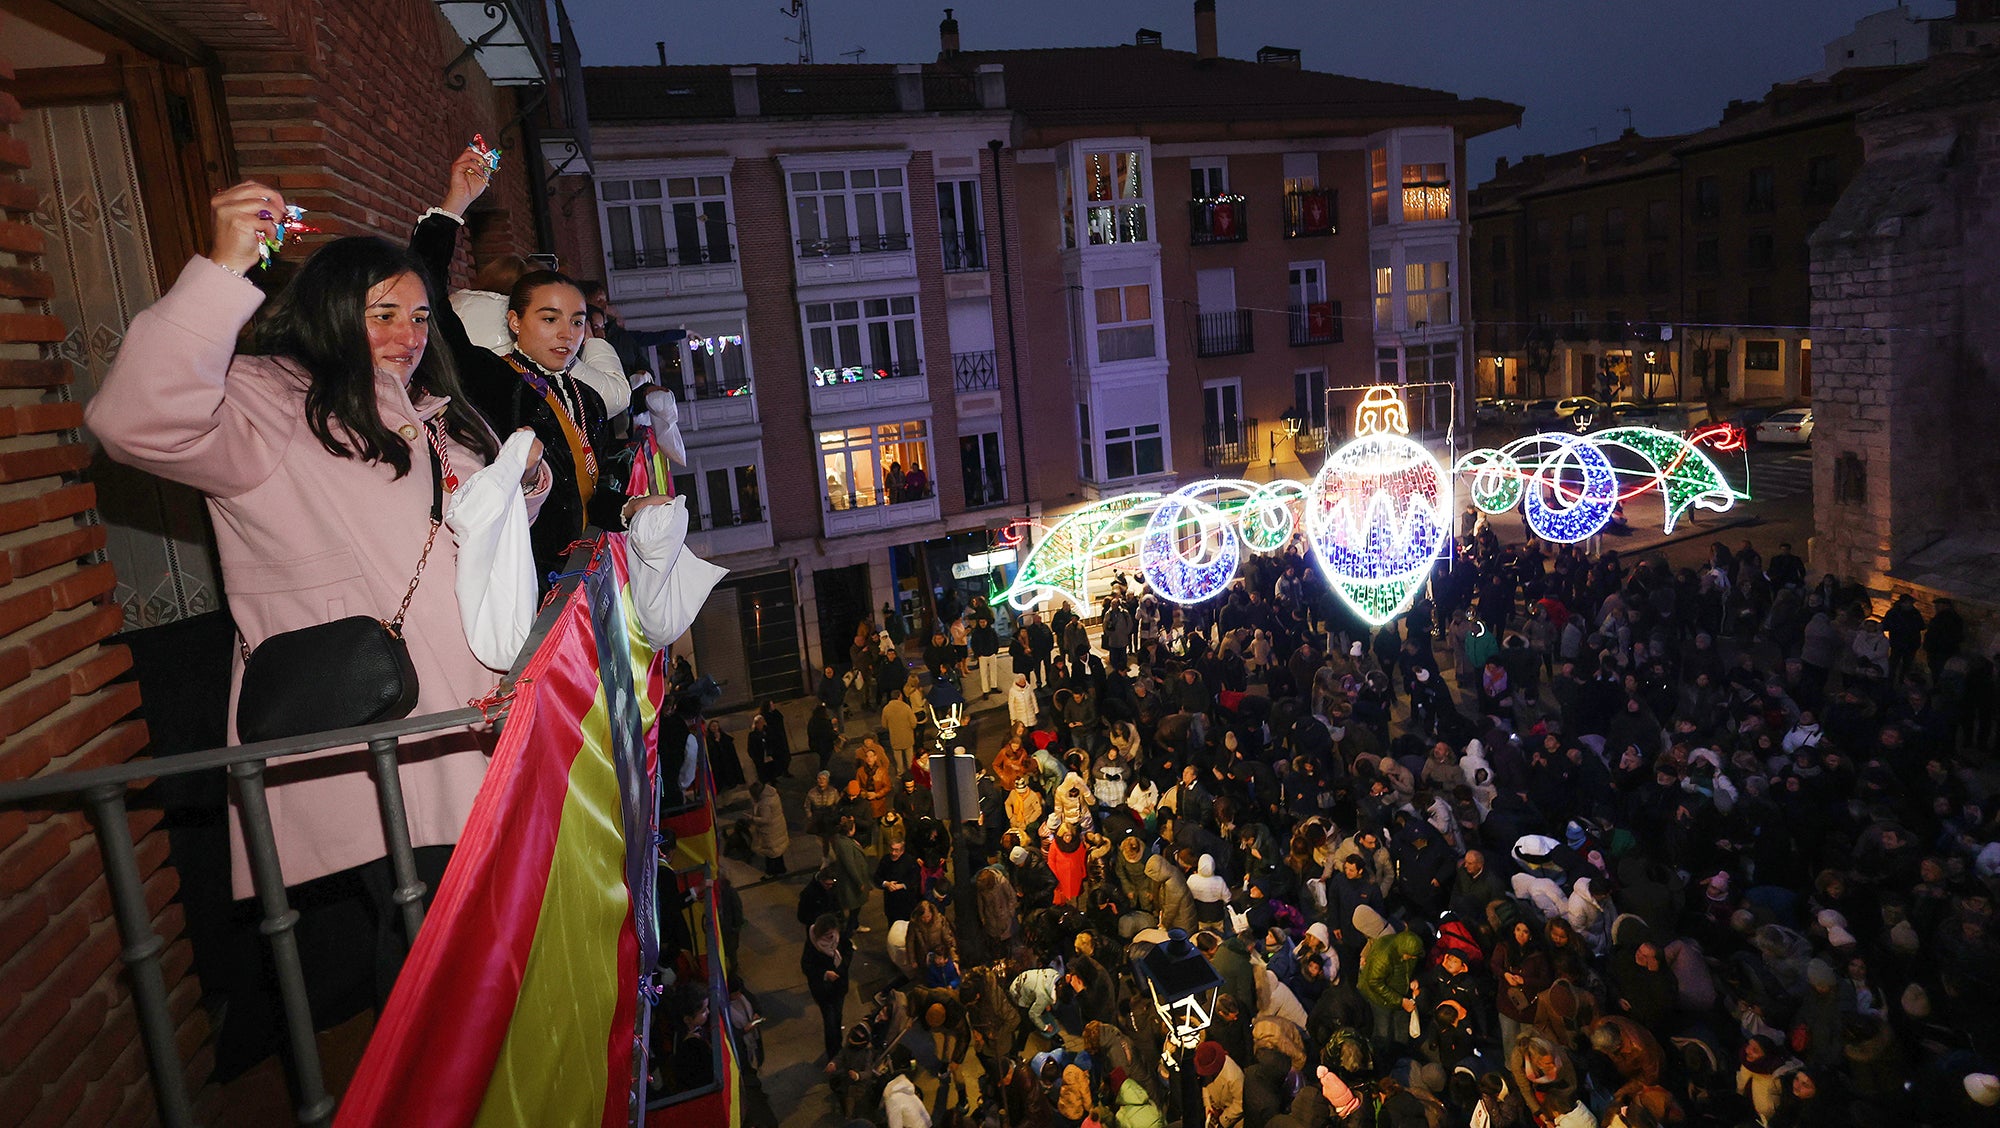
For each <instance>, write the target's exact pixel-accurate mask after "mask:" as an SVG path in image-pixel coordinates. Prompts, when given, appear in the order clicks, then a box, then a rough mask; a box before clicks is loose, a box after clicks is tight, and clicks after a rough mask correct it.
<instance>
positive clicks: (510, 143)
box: [494, 82, 549, 160]
mask: <svg viewBox="0 0 2000 1128" xmlns="http://www.w3.org/2000/svg"><path fill="white" fill-rule="evenodd" d="M548 100H549V84H548V83H546V82H537V83H535V96H534V97H533V98H530V99H528V104H527V105H525V106H522V107H521V112H520V113H518V114H515V115H514V116H513V117H512V118H510V119H508V121H507V124H506V125H503V126H501V127H500V132H499V133H497V134H495V135H494V138H495V140H497V141H499V143H500V147H501V148H503V149H512V148H516V147H518V146H519V145H520V140H521V124H522V123H523V122H525V121H527V120H528V115H529V114H532V113H534V112H535V111H536V110H539V109H541V108H542V104H543V103H544V102H547V101H548ZM510 134H511V135H512V137H511V139H510V137H509V135H510ZM534 159H536V160H540V159H541V154H539V153H537V154H535V156H534Z"/></svg>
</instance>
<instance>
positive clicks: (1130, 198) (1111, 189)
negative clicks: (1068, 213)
mask: <svg viewBox="0 0 2000 1128" xmlns="http://www.w3.org/2000/svg"><path fill="white" fill-rule="evenodd" d="M1083 190H1084V199H1085V200H1086V201H1087V202H1088V203H1089V210H1088V212H1087V214H1086V215H1085V217H1084V220H1085V226H1086V227H1087V228H1088V229H1089V233H1090V242H1091V245H1092V246H1101V245H1104V244H1107V243H1144V242H1146V241H1147V240H1148V239H1150V238H1151V237H1152V236H1151V235H1150V234H1149V233H1148V228H1147V226H1146V178H1145V163H1144V162H1143V161H1141V160H1140V159H1139V153H1138V152H1137V151H1136V150H1129V149H1121V150H1118V151H1115V152H1107V153H1091V154H1089V155H1087V156H1085V157H1084V159H1083Z"/></svg>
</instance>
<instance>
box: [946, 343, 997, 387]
mask: <svg viewBox="0 0 2000 1128" xmlns="http://www.w3.org/2000/svg"><path fill="white" fill-rule="evenodd" d="M951 386H952V387H953V388H954V389H956V390H958V391H961V392H990V391H993V390H995V389H997V388H999V387H1000V367H999V365H997V364H995V363H994V360H993V350H992V349H987V350H985V351H984V352H962V353H953V354H951Z"/></svg>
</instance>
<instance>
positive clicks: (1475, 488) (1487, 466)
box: [1453, 450, 1523, 516]
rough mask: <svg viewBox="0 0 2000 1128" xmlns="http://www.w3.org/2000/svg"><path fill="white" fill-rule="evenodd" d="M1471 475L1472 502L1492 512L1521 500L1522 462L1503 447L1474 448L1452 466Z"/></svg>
mask: <svg viewBox="0 0 2000 1128" xmlns="http://www.w3.org/2000/svg"><path fill="white" fill-rule="evenodd" d="M1453 469H1454V470H1456V471H1457V472H1458V473H1460V474H1470V475H1471V476H1472V504H1473V505H1474V506H1476V507H1477V508H1478V509H1479V511H1480V512H1481V513H1485V514H1487V515H1489V516H1493V515H1498V514H1501V513H1505V512H1507V511H1508V510H1510V509H1512V508H1514V507H1515V506H1517V505H1519V504H1521V479H1522V477H1523V475H1522V473H1521V464H1520V463H1519V462H1518V461H1516V460H1515V458H1514V456H1513V455H1511V454H1508V453H1507V452H1506V451H1504V450H1475V451H1472V452H1470V453H1469V454H1467V455H1465V456H1464V457H1463V458H1460V459H1459V460H1458V465H1457V466H1455V467H1453Z"/></svg>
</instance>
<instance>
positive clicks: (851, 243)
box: [799, 231, 910, 258]
mask: <svg viewBox="0 0 2000 1128" xmlns="http://www.w3.org/2000/svg"><path fill="white" fill-rule="evenodd" d="M909 249H910V233H909V232H907V231H886V232H883V233H882V234H880V235H867V236H862V235H851V236H849V237H847V238H845V239H800V240H799V257H800V258H832V257H834V256H836V255H874V254H883V253H886V252H889V251H907V250H909Z"/></svg>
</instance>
